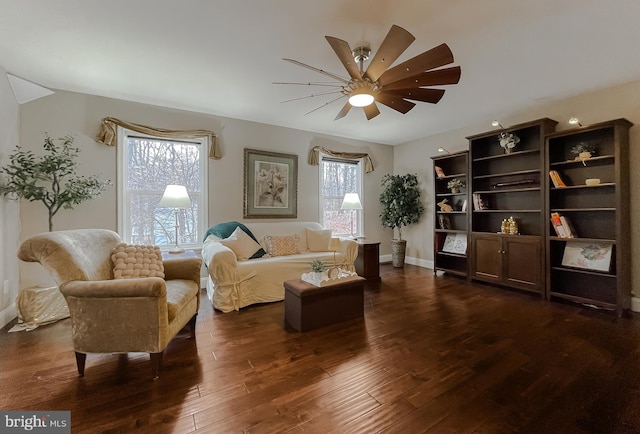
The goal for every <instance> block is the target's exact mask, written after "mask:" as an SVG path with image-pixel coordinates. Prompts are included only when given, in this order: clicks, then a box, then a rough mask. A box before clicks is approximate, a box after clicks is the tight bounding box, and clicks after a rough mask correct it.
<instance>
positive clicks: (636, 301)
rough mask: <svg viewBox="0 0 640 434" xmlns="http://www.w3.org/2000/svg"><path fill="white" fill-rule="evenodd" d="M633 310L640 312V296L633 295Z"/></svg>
mask: <svg viewBox="0 0 640 434" xmlns="http://www.w3.org/2000/svg"><path fill="white" fill-rule="evenodd" d="M631 310H632V311H633V312H640V298H637V297H631Z"/></svg>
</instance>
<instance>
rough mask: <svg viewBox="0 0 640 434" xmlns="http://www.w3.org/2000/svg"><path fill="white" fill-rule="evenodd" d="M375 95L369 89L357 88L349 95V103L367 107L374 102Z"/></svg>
mask: <svg viewBox="0 0 640 434" xmlns="http://www.w3.org/2000/svg"><path fill="white" fill-rule="evenodd" d="M373 100H374V98H373V95H372V94H371V91H370V90H369V89H357V90H355V91H353V93H352V94H351V95H350V96H349V104H351V105H352V106H354V107H366V106H368V105H371V104H372V103H373Z"/></svg>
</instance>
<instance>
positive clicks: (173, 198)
mask: <svg viewBox="0 0 640 434" xmlns="http://www.w3.org/2000/svg"><path fill="white" fill-rule="evenodd" d="M160 206H161V207H164V208H191V199H189V193H187V187H185V186H184V185H167V188H165V189H164V194H163V195H162V199H160Z"/></svg>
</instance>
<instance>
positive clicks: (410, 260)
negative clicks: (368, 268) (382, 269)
mask: <svg viewBox="0 0 640 434" xmlns="http://www.w3.org/2000/svg"><path fill="white" fill-rule="evenodd" d="M384 262H392V259H391V255H380V263H381V264H382V263H384ZM404 262H405V264H409V265H417V266H418V267H423V268H431V269H433V261H428V260H426V259H418V258H414V257H411V256H406V257H405V258H404Z"/></svg>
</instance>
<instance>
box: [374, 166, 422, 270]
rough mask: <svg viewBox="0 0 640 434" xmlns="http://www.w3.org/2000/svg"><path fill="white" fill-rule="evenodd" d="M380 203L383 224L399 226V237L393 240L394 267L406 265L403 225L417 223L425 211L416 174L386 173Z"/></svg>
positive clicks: (392, 227)
mask: <svg viewBox="0 0 640 434" xmlns="http://www.w3.org/2000/svg"><path fill="white" fill-rule="evenodd" d="M381 186H382V192H381V193H380V204H381V205H382V212H381V214H380V219H381V221H382V226H385V227H388V228H391V229H395V228H398V238H397V239H393V240H392V241H391V248H392V250H391V254H392V263H393V266H394V267H404V257H405V251H406V246H407V241H406V240H403V239H402V227H403V226H407V225H410V224H412V223H417V222H418V221H419V220H420V217H421V216H422V213H423V212H424V207H423V206H422V203H420V189H419V188H418V177H417V176H416V175H412V174H407V175H389V174H387V175H385V176H384V177H383V178H382V181H381Z"/></svg>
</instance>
